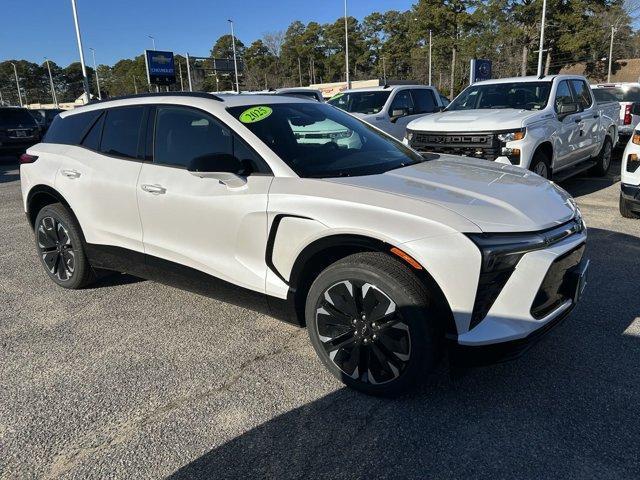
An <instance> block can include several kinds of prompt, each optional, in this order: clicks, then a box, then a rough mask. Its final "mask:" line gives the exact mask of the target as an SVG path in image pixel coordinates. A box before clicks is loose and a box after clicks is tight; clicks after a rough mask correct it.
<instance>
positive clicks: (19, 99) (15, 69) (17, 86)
mask: <svg viewBox="0 0 640 480" xmlns="http://www.w3.org/2000/svg"><path fill="white" fill-rule="evenodd" d="M10 63H11V65H13V74H14V75H15V76H16V88H17V89H18V101H19V102H20V106H21V107H23V106H24V104H23V103H22V93H21V92H20V80H18V69H17V68H16V64H15V63H13V62H10Z"/></svg>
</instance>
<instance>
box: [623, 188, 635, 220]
mask: <svg viewBox="0 0 640 480" xmlns="http://www.w3.org/2000/svg"><path fill="white" fill-rule="evenodd" d="M620 215H622V216H623V217H624V218H640V213H637V212H634V211H633V210H631V207H630V205H629V202H628V201H627V200H625V198H624V197H623V196H622V193H620Z"/></svg>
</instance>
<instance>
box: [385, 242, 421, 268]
mask: <svg viewBox="0 0 640 480" xmlns="http://www.w3.org/2000/svg"><path fill="white" fill-rule="evenodd" d="M391 253H393V254H394V255H396V256H398V257H400V258H401V259H402V260H404V261H405V262H407V263H408V264H409V265H411V266H412V267H413V268H415V269H416V270H422V265H420V264H419V263H418V262H416V261H415V260H414V259H413V257H412V256H410V255H409V254H407V253H405V252H403V251H402V250H400V249H399V248H396V247H393V248H392V249H391Z"/></svg>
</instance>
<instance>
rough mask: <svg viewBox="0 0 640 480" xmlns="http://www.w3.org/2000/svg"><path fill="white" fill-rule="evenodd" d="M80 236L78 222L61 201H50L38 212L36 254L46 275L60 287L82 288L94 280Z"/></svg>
mask: <svg viewBox="0 0 640 480" xmlns="http://www.w3.org/2000/svg"><path fill="white" fill-rule="evenodd" d="M81 238H82V237H81V232H80V226H79V225H78V223H77V222H76V220H75V218H74V217H73V215H71V213H70V212H69V210H68V209H67V208H66V207H64V205H62V204H60V203H54V204H52V205H47V206H45V207H43V208H42V210H40V212H38V216H37V217H36V222H35V240H36V248H37V250H38V256H39V257H40V260H41V261H42V265H43V266H44V269H45V271H46V272H47V274H48V275H49V278H51V280H53V281H54V282H55V283H57V284H58V285H60V286H61V287H64V288H70V289H77V288H82V287H84V286H86V285H88V284H90V283H91V282H92V281H93V280H95V273H94V272H93V270H92V269H91V265H89V260H88V259H87V256H86V253H85V250H84V244H83V243H82V240H81Z"/></svg>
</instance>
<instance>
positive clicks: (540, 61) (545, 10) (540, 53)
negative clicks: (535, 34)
mask: <svg viewBox="0 0 640 480" xmlns="http://www.w3.org/2000/svg"><path fill="white" fill-rule="evenodd" d="M546 16H547V0H542V24H541V25H540V49H539V51H538V77H540V76H542V55H543V54H544V51H543V50H544V22H545V17H546Z"/></svg>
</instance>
